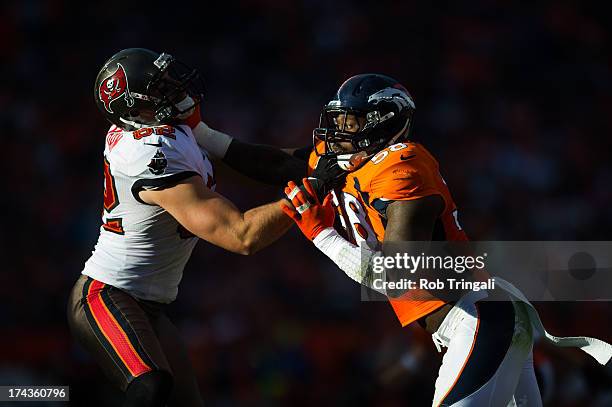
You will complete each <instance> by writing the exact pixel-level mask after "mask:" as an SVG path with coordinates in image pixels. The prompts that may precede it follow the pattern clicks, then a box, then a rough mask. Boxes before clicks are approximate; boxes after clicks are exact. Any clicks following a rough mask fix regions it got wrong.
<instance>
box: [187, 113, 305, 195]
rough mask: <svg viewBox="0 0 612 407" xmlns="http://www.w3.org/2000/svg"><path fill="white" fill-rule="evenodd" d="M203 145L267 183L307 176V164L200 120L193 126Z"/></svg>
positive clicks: (197, 139)
mask: <svg viewBox="0 0 612 407" xmlns="http://www.w3.org/2000/svg"><path fill="white" fill-rule="evenodd" d="M193 135H194V137H195V138H196V141H197V142H198V145H200V147H203V148H204V149H206V150H207V151H208V152H209V153H210V154H211V155H212V156H213V157H215V158H218V159H222V160H223V162H225V163H226V164H227V165H229V166H230V167H232V168H233V169H234V170H236V171H238V172H240V173H241V174H243V175H245V176H247V177H249V178H251V179H254V180H256V181H259V182H262V183H264V184H268V185H275V186H281V185H285V184H286V183H287V181H289V180H298V179H301V178H302V177H304V176H306V170H307V168H306V166H307V163H306V161H304V160H301V159H299V158H296V157H294V156H293V155H292V154H289V153H288V152H289V151H291V150H282V149H280V148H277V147H273V146H268V145H263V144H252V143H246V142H243V141H240V140H237V139H235V138H233V137H231V136H229V135H227V134H225V133H223V132H220V131H218V130H214V129H212V128H210V127H208V126H207V125H206V124H205V123H204V122H200V123H199V124H198V125H197V126H196V127H194V128H193Z"/></svg>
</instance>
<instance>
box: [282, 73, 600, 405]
mask: <svg viewBox="0 0 612 407" xmlns="http://www.w3.org/2000/svg"><path fill="white" fill-rule="evenodd" d="M414 110H415V105H414V101H413V99H412V97H411V96H410V94H409V93H408V91H407V90H406V89H405V88H404V87H403V86H402V85H400V84H399V83H398V82H397V81H395V80H394V79H391V78H389V77H387V76H384V75H377V74H364V75H357V76H354V77H352V78H350V79H348V80H347V81H346V82H344V84H342V86H341V87H340V88H339V90H338V92H337V93H336V95H335V97H334V99H333V100H331V101H330V102H329V103H328V104H327V105H326V106H325V108H324V110H323V112H322V114H321V120H320V126H319V128H317V129H315V131H314V151H313V153H312V154H311V156H310V160H309V167H310V168H311V169H312V168H314V166H315V165H316V164H317V162H318V161H319V160H321V159H330V157H332V158H336V159H337V161H338V164H339V165H340V167H341V168H342V169H343V170H345V171H346V172H347V174H346V182H345V183H344V185H340V186H339V187H337V188H335V189H333V191H332V192H331V194H328V195H327V196H325V197H323V196H321V194H320V193H319V194H317V191H315V189H314V188H313V186H312V185H311V181H309V180H310V178H309V179H306V178H305V179H304V180H303V185H302V186H299V187H298V185H296V184H295V183H294V182H289V184H288V186H287V188H285V193H286V194H287V198H288V199H289V200H291V204H284V206H283V210H284V211H285V213H287V215H288V216H290V217H291V218H292V219H293V220H294V221H295V222H296V223H297V225H298V226H299V227H300V229H301V230H302V232H303V233H304V235H305V236H306V237H307V238H308V239H310V240H311V241H312V242H313V243H314V244H315V246H316V247H317V248H318V249H319V250H321V251H322V252H323V253H325V254H326V255H327V256H328V257H329V258H330V259H331V260H333V261H334V262H335V263H336V264H337V265H338V266H339V267H340V269H342V270H343V271H344V272H345V273H346V274H347V275H348V276H349V277H351V278H352V279H353V280H355V281H357V282H358V283H360V284H363V285H365V286H368V287H370V288H373V289H375V290H377V291H379V292H381V293H383V294H385V295H387V297H388V298H389V301H390V303H391V305H392V307H393V309H394V311H395V313H396V314H397V316H398V318H399V320H400V322H401V324H402V326H406V325H408V324H410V323H412V322H415V321H418V323H420V324H421V325H422V326H423V327H424V328H425V329H426V330H427V331H428V332H429V333H431V334H432V338H433V340H434V343H435V345H436V347H437V348H438V351H440V350H441V349H440V346H443V347H447V348H448V349H447V351H446V354H445V356H444V358H443V361H442V366H441V367H440V371H439V375H438V379H437V380H436V384H435V394H434V400H433V405H434V406H440V405H444V406H450V405H453V406H506V405H516V403H517V402H518V403H519V404H521V405H529V406H540V405H541V398H540V393H539V389H538V386H537V382H536V380H535V374H534V370H533V358H532V346H533V328H532V326H534V327H537V326H540V327H541V323H539V318H537V313H536V312H535V310H534V309H533V307H531V305H530V304H529V303H528V301H526V299H524V297H523V296H522V295H521V294H520V293H519V292H517V291H515V290H513V288H509V289H508V291H503V292H501V293H499V292H495V293H494V292H487V291H484V290H482V291H467V292H463V293H461V295H460V296H459V297H457V301H448V300H442V299H439V298H437V297H430V298H428V299H425V298H427V297H418V298H413V297H410V296H409V294H410V293H409V292H405V293H401V292H400V293H399V295H398V292H390V291H385V290H384V289H381V287H380V285H379V286H376V285H374V284H373V281H374V279H373V263H374V259H376V258H377V257H378V256H394V255H395V254H397V251H396V248H397V246H393V245H391V244H390V243H391V242H412V243H413V246H411V247H412V248H416V249H417V250H418V251H417V253H420V252H421V250H424V249H425V248H424V247H423V246H422V243H421V244H417V242H427V241H432V240H442V241H466V240H467V239H468V238H467V236H466V234H465V232H464V231H463V230H462V228H461V226H460V224H459V222H458V220H457V207H456V205H455V203H454V201H453V199H452V197H451V195H450V192H449V190H448V187H447V185H446V183H445V181H444V179H443V178H442V176H441V175H440V172H439V168H438V163H437V161H436V159H435V158H434V157H433V156H432V155H431V154H430V153H429V152H428V151H427V150H426V149H425V148H424V147H423V146H422V145H420V144H418V143H416V142H413V141H411V140H409V139H408V136H409V131H410V125H411V122H412V116H413V113H414ZM318 187H319V185H317V190H318ZM323 198H324V199H323ZM321 201H322V203H321ZM337 220H339V223H338V222H337ZM385 278H386V279H387V281H388V280H390V279H389V275H386V276H385ZM496 291H497V290H496ZM488 296H489V297H492V296H495V298H496V299H497V298H499V299H501V300H502V301H484V299H485V298H487V297H488ZM538 323H539V325H538ZM542 332H545V331H543V328H542ZM545 335H546V337H547V338H548V337H549V335H548V334H547V333H545ZM591 339H592V338H589V340H591ZM594 341H597V340H594ZM569 342H571V341H569ZM599 342H600V341H599ZM572 343H573V342H572ZM585 343H586V342H585ZM589 343H591V342H589ZM606 345H607V344H605V343H598V344H597V346H596V347H597V350H594V349H585V347H584V346H583V350H585V351H587V352H588V353H590V354H591V355H593V356H594V357H596V359H598V361H600V363H603V364H605V363H606V362H607V360H609V358H610V349H609V345H607V348H606ZM562 346H571V345H568V341H566V344H564V345H562ZM574 346H576V345H575V344H574ZM522 403H527V404H522Z"/></svg>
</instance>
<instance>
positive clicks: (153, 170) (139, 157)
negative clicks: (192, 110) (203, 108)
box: [126, 137, 202, 203]
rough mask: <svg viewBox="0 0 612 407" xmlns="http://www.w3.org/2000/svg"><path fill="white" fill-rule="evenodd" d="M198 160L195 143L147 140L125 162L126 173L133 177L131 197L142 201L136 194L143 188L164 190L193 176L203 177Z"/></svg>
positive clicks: (199, 157) (197, 149)
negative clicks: (127, 161)
mask: <svg viewBox="0 0 612 407" xmlns="http://www.w3.org/2000/svg"><path fill="white" fill-rule="evenodd" d="M198 159H199V160H200V161H202V153H201V151H200V149H199V148H198V147H197V145H192V144H191V143H185V142H183V143H181V142H180V141H176V140H171V139H168V138H165V137H159V138H157V140H154V139H152V140H147V142H146V143H143V144H142V146H140V148H139V149H138V150H137V151H136V152H135V153H134V155H133V157H132V159H131V160H129V163H128V164H127V165H126V169H127V175H128V176H130V177H133V178H134V183H133V184H132V194H133V196H134V198H135V199H136V200H137V201H139V202H141V203H144V202H143V201H142V200H141V199H140V196H139V194H138V193H139V192H140V191H142V190H159V189H165V188H169V187H172V186H174V185H176V184H177V183H178V182H180V181H182V180H185V179H187V178H190V177H192V176H194V175H199V176H202V174H201V171H200V168H199V167H200V165H198Z"/></svg>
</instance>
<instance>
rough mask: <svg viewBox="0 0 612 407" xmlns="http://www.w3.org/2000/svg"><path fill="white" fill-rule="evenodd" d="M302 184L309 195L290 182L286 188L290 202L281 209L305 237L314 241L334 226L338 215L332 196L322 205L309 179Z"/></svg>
mask: <svg viewBox="0 0 612 407" xmlns="http://www.w3.org/2000/svg"><path fill="white" fill-rule="evenodd" d="M302 183H303V187H304V190H305V191H306V192H307V193H306V192H305V191H304V190H303V189H302V188H300V187H299V186H298V185H297V184H296V183H295V182H293V181H289V183H288V184H287V187H285V194H286V195H287V199H288V200H289V202H288V201H283V202H282V203H281V209H282V210H283V212H285V214H287V216H289V217H290V218H291V219H293V221H294V222H295V223H296V224H297V225H298V227H299V228H300V230H301V231H302V233H303V234H304V236H306V237H307V238H308V239H310V240H313V239H314V238H315V237H317V235H318V234H319V233H321V231H323V230H324V229H327V228H329V227H333V226H334V218H335V216H336V213H335V211H334V207H333V205H332V201H331V199H332V198H331V194H328V195H327V196H326V197H325V199H324V200H323V203H321V201H320V200H319V198H318V197H317V193H316V192H315V190H314V188H313V186H312V185H311V183H310V182H309V181H308V179H307V178H304V179H303V180H302ZM309 198H310V199H309Z"/></svg>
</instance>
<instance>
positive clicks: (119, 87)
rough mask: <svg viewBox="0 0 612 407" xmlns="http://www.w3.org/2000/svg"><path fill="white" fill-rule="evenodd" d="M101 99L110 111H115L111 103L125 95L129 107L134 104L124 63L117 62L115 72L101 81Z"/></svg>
mask: <svg viewBox="0 0 612 407" xmlns="http://www.w3.org/2000/svg"><path fill="white" fill-rule="evenodd" d="M98 96H99V98H100V101H101V102H102V103H103V104H104V108H105V109H106V111H107V112H109V113H114V112H113V109H112V107H111V103H112V102H114V101H115V100H117V99H119V98H121V97H123V98H124V99H125V103H126V104H127V106H128V107H132V106H134V98H133V97H132V95H131V94H130V89H129V86H128V81H127V76H126V75H125V69H124V68H123V65H121V64H120V63H117V69H116V70H115V72H114V73H113V74H112V75H111V76H109V77H108V78H106V79H105V80H103V81H102V82H100V85H99V89H98Z"/></svg>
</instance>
